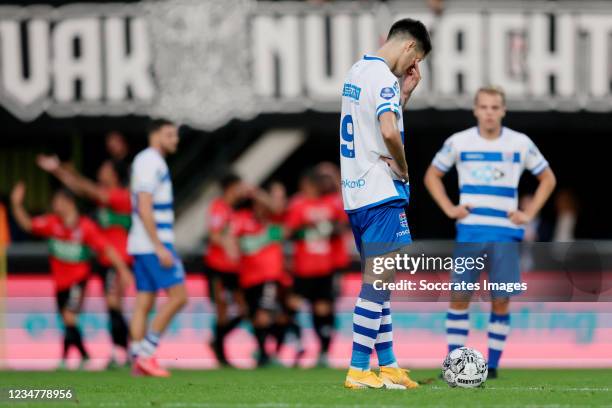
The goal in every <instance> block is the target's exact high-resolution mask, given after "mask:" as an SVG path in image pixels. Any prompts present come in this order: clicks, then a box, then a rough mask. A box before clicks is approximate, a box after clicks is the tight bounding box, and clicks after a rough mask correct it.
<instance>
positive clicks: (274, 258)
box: [232, 190, 284, 367]
mask: <svg viewBox="0 0 612 408" xmlns="http://www.w3.org/2000/svg"><path fill="white" fill-rule="evenodd" d="M241 207H242V208H241V209H239V210H238V211H236V213H235V214H234V216H233V220H232V230H233V232H234V234H235V236H236V237H237V239H238V242H239V247H240V266H239V276H240V287H241V288H242V289H243V290H244V295H245V299H246V302H247V307H248V314H249V318H250V320H251V323H252V325H253V330H254V332H255V338H256V340H257V346H258V357H257V366H258V367H261V366H265V365H267V364H268V363H269V362H270V357H269V355H268V353H267V352H266V349H265V343H266V339H267V337H268V335H270V334H272V332H271V329H272V327H273V325H274V323H275V321H276V316H277V315H278V313H279V312H280V306H279V301H278V289H279V284H280V282H281V280H282V279H283V275H284V268H283V261H284V259H283V245H282V238H283V231H282V227H281V226H280V225H279V224H278V223H275V222H274V220H273V215H274V211H275V209H274V207H273V204H272V203H271V201H270V200H269V197H268V196H267V194H266V193H264V192H263V191H261V190H259V191H257V192H256V193H254V194H253V196H252V198H251V199H248V200H246V201H245V202H244V203H243V205H242V206H241Z"/></svg>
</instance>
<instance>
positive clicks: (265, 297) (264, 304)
mask: <svg viewBox="0 0 612 408" xmlns="http://www.w3.org/2000/svg"><path fill="white" fill-rule="evenodd" d="M244 297H245V298H246V302H247V306H248V308H249V316H250V317H253V316H255V313H256V312H257V311H258V310H266V311H269V312H275V311H277V310H279V303H278V283H277V282H266V283H262V284H261V285H256V286H251V287H250V288H246V289H244Z"/></svg>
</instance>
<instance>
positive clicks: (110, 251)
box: [104, 245, 130, 275]
mask: <svg viewBox="0 0 612 408" xmlns="http://www.w3.org/2000/svg"><path fill="white" fill-rule="evenodd" d="M104 254H105V255H106V257H107V258H108V260H109V261H110V263H111V264H112V265H113V266H114V267H115V269H116V270H117V272H118V273H119V274H120V275H129V273H130V269H129V268H128V266H127V265H126V263H125V262H124V261H123V259H121V257H120V256H119V253H117V251H116V250H115V248H113V247H112V246H110V245H108V246H107V247H106V248H104Z"/></svg>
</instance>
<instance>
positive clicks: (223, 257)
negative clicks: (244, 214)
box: [204, 198, 238, 273]
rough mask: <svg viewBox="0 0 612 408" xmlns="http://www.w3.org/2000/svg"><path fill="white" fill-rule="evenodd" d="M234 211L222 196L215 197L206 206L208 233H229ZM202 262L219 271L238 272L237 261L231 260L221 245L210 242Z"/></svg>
mask: <svg viewBox="0 0 612 408" xmlns="http://www.w3.org/2000/svg"><path fill="white" fill-rule="evenodd" d="M233 214H234V211H233V210H232V207H230V206H229V205H228V204H227V203H226V202H225V201H223V199H222V198H217V199H215V200H214V201H213V202H212V203H211V204H210V207H209V208H208V233H209V234H210V233H213V232H221V233H222V234H230V233H231V228H230V221H231V219H232V215H233ZM204 263H206V264H207V265H208V266H210V267H211V268H214V269H216V270H218V271H220V272H231V273H236V272H238V262H236V261H234V260H232V259H231V258H230V257H229V255H228V254H227V252H226V251H225V249H224V248H223V247H222V246H221V245H216V244H212V243H211V244H210V245H209V246H208V252H207V253H206V256H205V257H204Z"/></svg>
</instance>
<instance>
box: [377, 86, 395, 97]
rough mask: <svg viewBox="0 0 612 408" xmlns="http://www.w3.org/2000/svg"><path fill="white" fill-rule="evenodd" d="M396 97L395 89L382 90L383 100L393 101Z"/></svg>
mask: <svg viewBox="0 0 612 408" xmlns="http://www.w3.org/2000/svg"><path fill="white" fill-rule="evenodd" d="M394 96H395V91H394V90H393V88H390V87H386V88H383V89H381V90H380V97H381V98H383V99H387V100H388V99H391V98H393V97H394Z"/></svg>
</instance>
